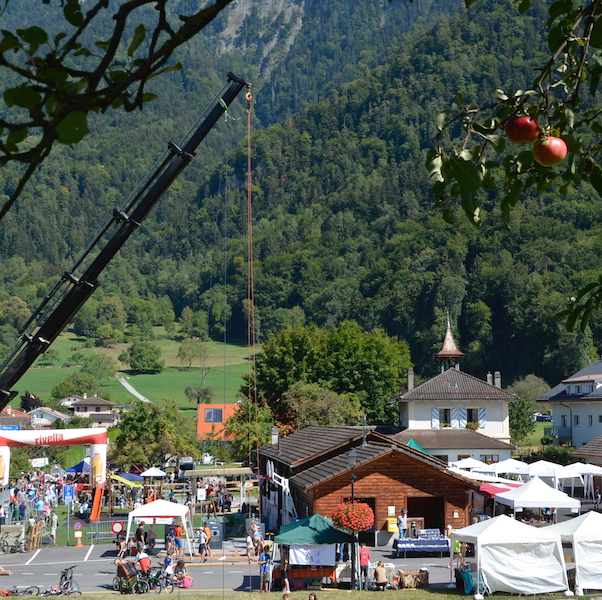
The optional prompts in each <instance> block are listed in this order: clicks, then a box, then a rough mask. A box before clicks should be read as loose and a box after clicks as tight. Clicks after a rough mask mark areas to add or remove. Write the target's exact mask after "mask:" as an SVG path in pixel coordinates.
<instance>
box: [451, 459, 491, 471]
mask: <svg viewBox="0 0 602 600" xmlns="http://www.w3.org/2000/svg"><path fill="white" fill-rule="evenodd" d="M449 464H450V465H451V466H452V467H456V468H457V469H478V468H484V467H487V466H488V465H487V463H484V462H483V461H482V460H477V459H476V458H472V457H470V456H469V457H468V458H463V459H461V460H457V461H455V462H451V463H449Z"/></svg>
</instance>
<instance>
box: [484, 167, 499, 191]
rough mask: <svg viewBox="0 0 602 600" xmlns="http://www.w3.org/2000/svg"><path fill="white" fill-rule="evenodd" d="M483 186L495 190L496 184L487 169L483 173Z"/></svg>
mask: <svg viewBox="0 0 602 600" xmlns="http://www.w3.org/2000/svg"><path fill="white" fill-rule="evenodd" d="M483 187H484V188H485V189H486V190H489V191H491V192H493V191H495V190H497V185H496V184H495V180H494V179H493V175H492V174H491V171H490V170H489V169H487V170H486V171H485V172H484V173H483Z"/></svg>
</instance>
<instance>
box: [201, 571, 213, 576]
mask: <svg viewBox="0 0 602 600" xmlns="http://www.w3.org/2000/svg"><path fill="white" fill-rule="evenodd" d="M203 575H213V571H203Z"/></svg>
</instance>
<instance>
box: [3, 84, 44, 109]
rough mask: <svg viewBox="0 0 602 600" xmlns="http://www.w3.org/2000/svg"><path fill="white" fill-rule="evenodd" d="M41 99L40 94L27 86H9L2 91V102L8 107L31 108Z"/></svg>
mask: <svg viewBox="0 0 602 600" xmlns="http://www.w3.org/2000/svg"><path fill="white" fill-rule="evenodd" d="M41 99H42V96H41V95H40V94H38V92H34V90H32V89H31V88H29V87H18V88H9V89H8V90H5V92H4V102H5V103H6V106H8V107H11V106H21V107H23V108H33V107H34V106H35V105H36V104H37V103H38V102H40V100H41Z"/></svg>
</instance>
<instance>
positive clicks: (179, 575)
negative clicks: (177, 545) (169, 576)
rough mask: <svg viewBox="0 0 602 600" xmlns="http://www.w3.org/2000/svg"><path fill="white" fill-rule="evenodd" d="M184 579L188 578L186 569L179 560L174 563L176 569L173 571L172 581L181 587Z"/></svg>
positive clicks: (183, 563)
mask: <svg viewBox="0 0 602 600" xmlns="http://www.w3.org/2000/svg"><path fill="white" fill-rule="evenodd" d="M184 577H190V575H189V574H188V567H187V566H186V563H185V562H184V561H183V560H179V561H178V562H177V563H176V568H175V569H174V577H173V578H174V581H175V582H176V583H177V584H179V585H181V584H182V581H184Z"/></svg>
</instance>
